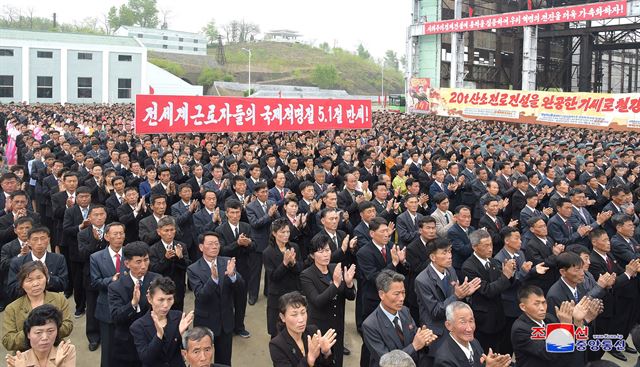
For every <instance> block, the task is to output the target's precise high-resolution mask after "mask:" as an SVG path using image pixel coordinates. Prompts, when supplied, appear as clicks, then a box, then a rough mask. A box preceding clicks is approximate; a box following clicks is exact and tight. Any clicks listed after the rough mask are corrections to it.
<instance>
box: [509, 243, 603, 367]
mask: <svg viewBox="0 0 640 367" xmlns="http://www.w3.org/2000/svg"><path fill="white" fill-rule="evenodd" d="M576 256H577V255H576ZM518 300H519V307H520V309H521V310H522V314H521V315H520V316H519V317H518V319H517V320H516V321H515V322H514V323H513V327H512V328H511V340H512V342H513V350H514V352H515V356H516V360H517V361H518V366H524V367H546V366H576V365H577V366H580V365H582V364H583V363H584V362H582V363H580V362H579V361H578V363H577V364H574V362H575V361H574V360H573V358H574V355H582V354H583V353H580V352H574V353H552V352H548V351H547V348H546V342H545V340H544V339H541V338H532V337H531V336H532V333H533V332H534V330H535V329H534V328H538V329H540V330H545V327H546V325H548V324H554V323H558V322H561V323H567V324H572V323H573V324H574V325H575V326H577V327H582V326H583V325H584V321H590V320H592V319H593V318H595V316H597V310H596V307H595V306H587V307H586V308H585V307H584V305H585V304H586V303H587V299H586V298H585V300H584V302H582V304H580V305H579V307H577V308H578V309H579V310H580V312H577V313H574V310H575V308H576V307H573V306H572V305H570V304H569V302H564V303H563V304H562V305H561V306H560V308H559V310H558V312H556V311H555V310H554V312H556V314H557V317H556V315H554V314H552V313H547V309H548V304H547V302H546V300H545V297H544V292H543V291H542V289H541V288H540V287H537V286H535V285H526V286H523V287H522V288H520V290H519V291H518ZM592 304H597V303H596V302H593V303H592ZM574 315H575V316H574ZM585 315H587V317H589V319H587V320H585ZM579 357H582V356H579Z"/></svg>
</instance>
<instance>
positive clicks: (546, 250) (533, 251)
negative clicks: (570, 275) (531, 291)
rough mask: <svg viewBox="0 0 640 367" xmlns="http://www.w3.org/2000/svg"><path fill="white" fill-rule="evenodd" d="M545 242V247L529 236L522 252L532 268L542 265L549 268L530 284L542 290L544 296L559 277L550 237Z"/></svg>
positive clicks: (534, 237) (538, 240) (535, 238)
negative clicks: (531, 264)
mask: <svg viewBox="0 0 640 367" xmlns="http://www.w3.org/2000/svg"><path fill="white" fill-rule="evenodd" d="M546 240H547V244H546V245H545V244H544V243H543V242H542V241H541V240H540V239H539V238H538V237H536V236H531V238H530V239H529V241H528V242H527V246H526V250H525V252H524V253H525V255H526V258H527V260H529V261H531V262H532V263H533V266H536V265H538V264H540V263H544V264H545V266H547V267H549V270H547V272H546V273H544V274H543V275H539V276H536V277H535V278H534V279H532V280H531V284H533V285H537V286H538V287H540V288H542V290H543V291H544V293H545V294H547V292H548V291H549V288H551V286H552V285H553V283H555V281H556V280H558V277H559V276H560V273H559V272H558V268H557V266H556V255H554V254H553V247H552V246H553V245H554V243H553V240H552V239H551V238H550V237H547V238H546Z"/></svg>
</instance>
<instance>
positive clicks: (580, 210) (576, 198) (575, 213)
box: [569, 188, 613, 248]
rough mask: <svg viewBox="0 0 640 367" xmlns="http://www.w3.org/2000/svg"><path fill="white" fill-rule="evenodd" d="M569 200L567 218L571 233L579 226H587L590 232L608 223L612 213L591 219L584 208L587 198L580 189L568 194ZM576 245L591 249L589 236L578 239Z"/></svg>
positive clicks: (599, 214) (597, 215)
mask: <svg viewBox="0 0 640 367" xmlns="http://www.w3.org/2000/svg"><path fill="white" fill-rule="evenodd" d="M569 199H570V200H571V206H572V209H571V217H569V223H571V227H572V228H573V231H575V232H577V231H578V229H579V228H580V227H581V226H589V227H590V228H591V230H594V229H597V228H600V227H601V226H602V225H604V223H605V222H606V221H608V220H609V219H610V218H611V216H612V214H613V213H612V212H602V213H597V214H596V217H597V219H593V217H592V216H591V214H590V213H589V211H588V210H587V209H586V208H585V205H586V203H587V198H586V196H585V193H584V191H583V190H581V189H577V188H576V189H573V190H571V191H570V192H569ZM577 243H579V244H581V245H583V246H585V247H587V248H589V247H591V246H590V245H591V242H590V241H589V236H584V237H582V238H580V239H578V241H577Z"/></svg>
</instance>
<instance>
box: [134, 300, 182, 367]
mask: <svg viewBox="0 0 640 367" xmlns="http://www.w3.org/2000/svg"><path fill="white" fill-rule="evenodd" d="M181 319H182V312H180V311H175V310H171V311H169V313H168V314H167V325H166V326H165V327H164V335H163V337H162V339H158V337H157V336H156V327H155V325H154V323H153V319H152V318H151V311H150V310H149V311H148V312H147V313H145V314H144V316H142V317H141V318H139V319H137V320H136V321H134V322H133V324H131V327H130V328H129V331H130V332H131V335H132V336H133V342H134V343H135V345H136V350H137V352H138V356H139V357H140V361H141V362H142V366H143V367H156V366H162V367H184V365H185V364H184V360H183V359H182V355H181V354H180V350H181V344H182V338H181V336H180V333H179V330H178V326H179V325H180V320H181Z"/></svg>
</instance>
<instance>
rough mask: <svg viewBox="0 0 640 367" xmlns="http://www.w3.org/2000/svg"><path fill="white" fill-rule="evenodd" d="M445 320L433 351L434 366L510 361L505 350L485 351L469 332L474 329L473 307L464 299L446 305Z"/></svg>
mask: <svg viewBox="0 0 640 367" xmlns="http://www.w3.org/2000/svg"><path fill="white" fill-rule="evenodd" d="M446 315H447V321H446V322H445V326H446V328H447V330H449V333H445V335H444V336H443V340H442V341H441V342H440V347H439V348H438V350H437V351H436V354H435V366H470V367H481V366H501V367H507V366H509V365H510V364H511V356H510V355H507V354H496V353H495V352H494V353H489V354H488V355H485V353H484V351H483V350H482V346H481V345H480V343H479V342H478V340H477V339H474V337H473V334H474V331H475V329H476V324H475V320H474V315H473V311H472V310H471V307H469V305H467V304H466V303H463V302H460V301H454V302H452V303H450V304H449V305H448V306H447V308H446Z"/></svg>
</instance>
